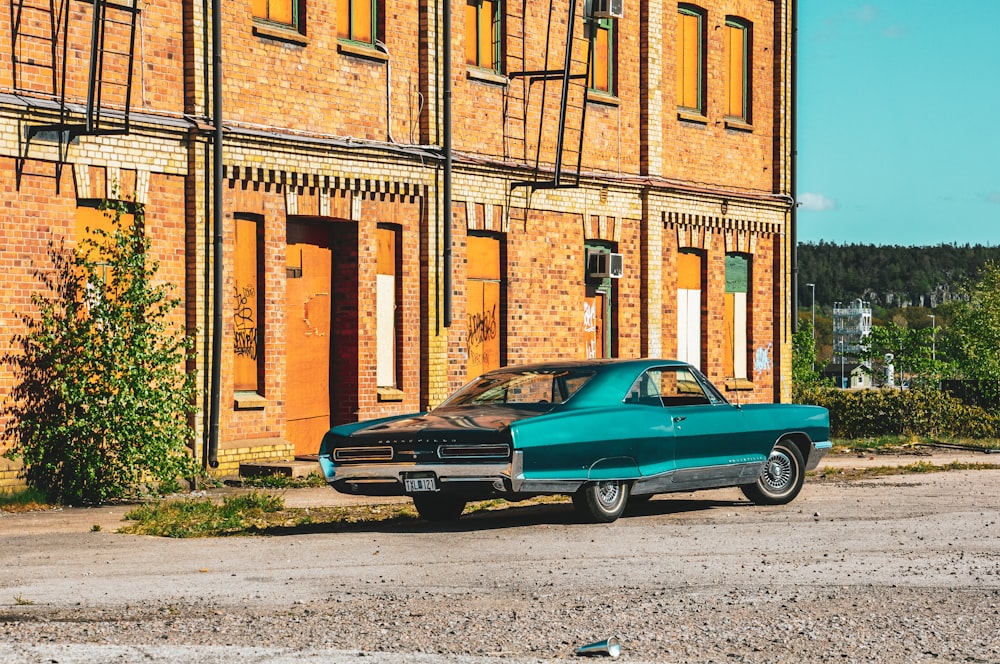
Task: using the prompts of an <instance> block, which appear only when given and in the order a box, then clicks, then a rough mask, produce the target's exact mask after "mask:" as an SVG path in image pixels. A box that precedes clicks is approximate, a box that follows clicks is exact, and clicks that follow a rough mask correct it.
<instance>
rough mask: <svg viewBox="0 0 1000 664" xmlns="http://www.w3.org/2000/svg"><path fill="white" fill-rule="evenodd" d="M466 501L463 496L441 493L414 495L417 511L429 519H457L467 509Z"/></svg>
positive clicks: (414, 504)
mask: <svg viewBox="0 0 1000 664" xmlns="http://www.w3.org/2000/svg"><path fill="white" fill-rule="evenodd" d="M465 503H466V501H465V500H464V499H463V498H457V497H455V496H448V495H442V494H439V493H435V494H428V495H424V496H413V506H414V507H416V508H417V513H418V514H420V516H421V517H423V518H424V519H427V520H428V521H457V520H458V517H460V516H462V512H463V510H465Z"/></svg>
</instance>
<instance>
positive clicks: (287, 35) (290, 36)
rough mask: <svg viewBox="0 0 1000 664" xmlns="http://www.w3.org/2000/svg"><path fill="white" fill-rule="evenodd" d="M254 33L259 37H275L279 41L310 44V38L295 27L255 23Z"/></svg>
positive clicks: (302, 44) (300, 44)
mask: <svg viewBox="0 0 1000 664" xmlns="http://www.w3.org/2000/svg"><path fill="white" fill-rule="evenodd" d="M253 34H254V35H255V36H257V37H264V38H265V39H275V40H277V41H283V42H288V43H289V44H297V45H299V46H306V45H308V44H309V38H308V37H306V36H305V35H304V34H302V33H300V32H297V31H296V30H295V29H294V28H282V27H278V26H276V25H269V24H265V23H254V24H253Z"/></svg>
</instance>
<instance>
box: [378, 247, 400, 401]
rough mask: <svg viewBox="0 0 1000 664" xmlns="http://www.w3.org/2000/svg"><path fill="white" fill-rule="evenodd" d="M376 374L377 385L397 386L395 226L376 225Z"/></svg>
mask: <svg viewBox="0 0 1000 664" xmlns="http://www.w3.org/2000/svg"><path fill="white" fill-rule="evenodd" d="M376 236H377V243H378V255H377V257H376V268H375V271H376V277H375V278H376V282H377V283H376V294H375V328H376V353H377V357H376V372H375V373H376V375H375V381H376V384H377V385H378V387H397V385H396V382H397V381H396V330H397V324H396V320H397V319H396V286H397V284H396V244H397V242H396V229H394V228H388V227H385V228H383V227H379V228H378V229H377V231H376Z"/></svg>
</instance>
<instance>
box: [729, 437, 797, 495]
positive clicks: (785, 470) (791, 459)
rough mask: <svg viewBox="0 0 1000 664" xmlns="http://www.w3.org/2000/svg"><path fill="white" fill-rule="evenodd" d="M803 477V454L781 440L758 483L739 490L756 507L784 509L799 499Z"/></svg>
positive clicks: (795, 447)
mask: <svg viewBox="0 0 1000 664" xmlns="http://www.w3.org/2000/svg"><path fill="white" fill-rule="evenodd" d="M805 477H806V472H805V462H804V461H803V459H802V452H800V451H799V448H798V447H797V446H796V445H795V444H794V443H792V442H790V441H786V440H783V441H781V442H780V443H778V444H777V445H775V446H774V449H773V450H771V456H769V457H768V459H767V462H766V463H765V464H764V470H763V471H761V474H760V477H758V478H757V481H756V482H754V483H753V484H746V485H743V486H741V487H740V490H741V491H742V492H743V495H744V496H746V497H747V498H749V499H750V500H751V501H753V502H754V503H756V504H757V505H785V504H786V503H790V502H792V500H794V499H795V496H797V495H799V490H800V489H802V482H803V480H805Z"/></svg>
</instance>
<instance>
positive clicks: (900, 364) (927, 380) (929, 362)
mask: <svg viewBox="0 0 1000 664" xmlns="http://www.w3.org/2000/svg"><path fill="white" fill-rule="evenodd" d="M932 334H933V331H932V329H931V328H930V327H923V328H919V329H910V328H908V327H902V326H900V325H897V324H896V323H895V322H890V323H887V324H886V325H874V326H872V329H871V332H870V333H869V334H868V336H866V337H865V338H864V340H863V341H862V350H861V352H860V353H859V354H858V359H860V360H861V361H862V362H866V363H867V364H868V366H869V367H870V371H871V372H872V373H873V374H875V375H880V374H881V375H883V376H884V375H885V374H884V373H883V372H884V371H885V370H886V369H887V367H888V366H889V365H891V366H892V367H893V371H894V374H895V376H894V382H895V384H897V385H899V386H900V387H902V385H903V382H904V380H906V379H910V380H911V381H915V382H917V383H923V384H925V385H936V384H937V382H938V381H939V380H940V378H941V375H942V374H943V373H944V371H945V364H944V363H943V362H939V361H936V360H935V359H934V357H933V355H932V347H933V343H934V342H933V339H932Z"/></svg>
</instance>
